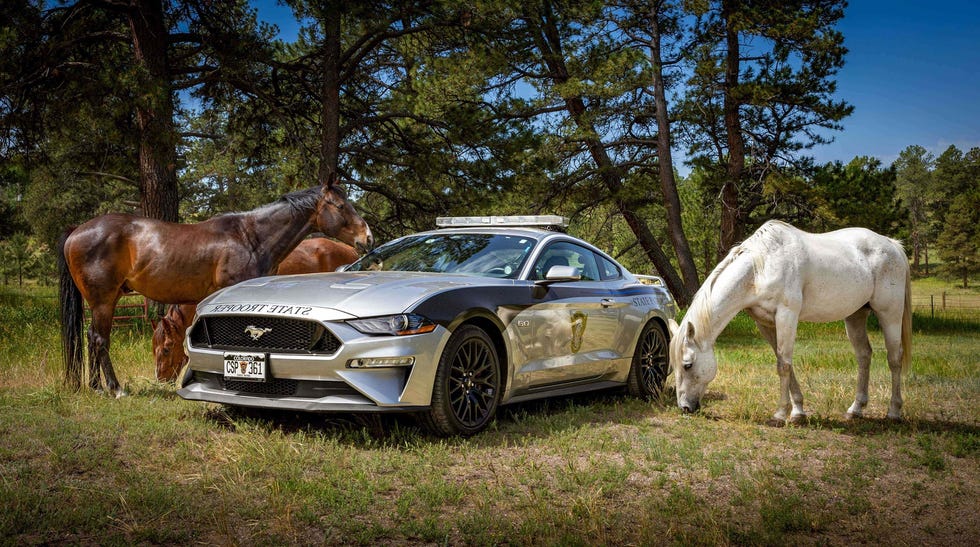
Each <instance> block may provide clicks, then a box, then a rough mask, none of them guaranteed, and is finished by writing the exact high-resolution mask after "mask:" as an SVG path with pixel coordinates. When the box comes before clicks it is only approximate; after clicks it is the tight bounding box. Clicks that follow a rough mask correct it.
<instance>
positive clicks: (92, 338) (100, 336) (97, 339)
mask: <svg viewBox="0 0 980 547" xmlns="http://www.w3.org/2000/svg"><path fill="white" fill-rule="evenodd" d="M105 308H106V306H93V307H92V320H91V321H90V322H89V325H88V385H89V387H90V388H92V389H93V390H95V391H100V390H101V389H102V375H101V368H102V367H101V364H102V359H103V358H104V357H103V356H104V355H105V356H107V355H108V354H109V329H110V328H111V327H112V310H111V308H110V309H109V310H108V318H109V319H108V321H106V314H107V311H106V309H105Z"/></svg>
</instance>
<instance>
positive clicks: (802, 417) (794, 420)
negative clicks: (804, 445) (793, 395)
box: [789, 414, 807, 425]
mask: <svg viewBox="0 0 980 547" xmlns="http://www.w3.org/2000/svg"><path fill="white" fill-rule="evenodd" d="M789 423H790V424H791V425H805V424H806V423H807V415H806V414H797V415H795V416H790V417H789Z"/></svg>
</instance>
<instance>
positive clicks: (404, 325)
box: [347, 313, 436, 336]
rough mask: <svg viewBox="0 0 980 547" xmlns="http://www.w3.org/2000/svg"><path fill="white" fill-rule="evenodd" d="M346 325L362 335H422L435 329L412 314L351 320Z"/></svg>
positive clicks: (427, 321) (421, 318) (431, 323)
mask: <svg viewBox="0 0 980 547" xmlns="http://www.w3.org/2000/svg"><path fill="white" fill-rule="evenodd" d="M347 324H348V325H350V326H352V327H354V328H355V329H357V330H358V331H360V332H362V333H364V334H387V335H389V336H405V335H408V334H424V333H427V332H432V331H434V330H435V328H436V324H435V323H433V322H432V321H429V320H428V319H426V318H425V317H422V316H421V315H415V314H414V313H400V314H398V315H386V316H384V317H369V318H367V319H352V320H350V321H348V322H347Z"/></svg>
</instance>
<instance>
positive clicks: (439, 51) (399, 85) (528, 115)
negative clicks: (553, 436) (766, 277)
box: [0, 0, 980, 304]
mask: <svg viewBox="0 0 980 547" xmlns="http://www.w3.org/2000/svg"><path fill="white" fill-rule="evenodd" d="M280 4H282V5H285V6H287V7H289V8H290V9H291V10H292V13H293V15H294V16H295V18H296V20H297V23H298V25H299V32H298V33H297V35H296V37H295V39H289V40H284V39H282V38H279V37H277V36H278V33H277V29H276V28H275V27H273V26H271V25H270V24H268V23H267V22H263V21H261V20H260V19H259V18H258V11H257V10H256V9H255V7H254V6H253V4H252V3H250V2H245V1H234V2H233V1H228V2H212V1H208V0H185V1H180V2H178V1H169V0H79V1H75V2H43V1H36V0H35V1H23V0H21V1H13V2H4V3H3V5H2V7H0V21H3V28H2V33H0V250H2V253H3V257H2V258H3V260H0V268H2V273H3V276H4V281H5V282H8V281H10V280H17V281H22V280H23V278H24V277H25V276H27V277H33V278H37V279H41V280H42V281H43V280H46V279H53V270H54V253H53V252H51V249H52V248H55V246H56V244H57V240H58V237H59V236H60V235H61V233H62V232H63V231H64V230H65V228H66V227H68V226H70V225H73V224H79V223H81V222H84V221H85V220H87V219H89V218H91V217H93V216H96V215H99V214H103V213H107V212H110V211H125V212H137V213H139V214H145V215H147V216H151V217H155V218H162V219H166V220H171V221H181V222H195V221H200V220H204V219H206V218H209V217H211V216H214V215H216V214H220V213H223V212H228V211H241V210H247V209H251V208H254V207H256V206H258V205H260V204H263V203H267V202H270V201H273V200H274V199H276V198H277V197H278V196H280V195H282V194H283V193H285V192H288V191H291V190H294V189H299V188H305V187H309V186H312V185H315V184H318V183H319V181H322V180H325V179H326V178H327V177H328V176H330V175H331V174H333V173H337V174H339V175H340V177H341V178H342V180H344V181H345V182H347V183H348V185H349V188H350V191H351V195H352V197H353V198H354V199H355V200H356V202H357V206H358V208H359V210H360V211H361V213H362V215H363V216H364V217H365V219H366V220H367V221H368V222H369V223H370V225H371V226H372V229H373V230H374V233H375V236H376V238H377V239H378V240H379V241H387V240H389V239H391V238H393V237H396V236H399V235H403V234H405V233H408V232H411V231H417V230H423V229H429V228H431V227H432V226H433V220H434V218H435V217H436V216H446V215H476V214H532V213H558V214H563V215H566V216H569V217H570V218H571V219H572V231H573V233H575V234H576V235H579V236H581V237H583V238H585V239H587V240H589V241H592V242H594V243H596V244H597V245H598V246H600V247H601V248H603V249H604V250H606V251H607V252H609V253H610V254H611V255H613V256H615V257H617V258H618V259H619V260H620V261H622V262H623V263H624V264H625V265H626V266H627V267H629V268H630V269H631V270H632V271H635V272H640V273H648V272H655V273H658V274H659V275H661V276H663V277H664V279H665V281H666V282H667V284H668V286H669V288H670V289H671V291H672V292H673V293H674V294H675V296H676V297H677V298H678V300H679V301H680V302H681V303H682V304H685V303H686V302H687V301H689V299H690V297H691V295H693V293H694V291H695V290H696V289H697V287H698V286H699V283H700V280H702V279H703V278H704V277H705V276H706V274H707V273H708V272H709V271H710V269H711V268H712V267H713V266H714V264H715V263H716V262H717V260H718V258H719V257H720V256H721V255H723V254H724V253H725V252H727V250H728V249H729V248H730V247H731V246H733V245H734V244H736V243H737V242H738V241H740V240H741V239H742V238H744V237H745V236H747V235H748V234H749V233H751V231H752V230H754V229H755V228H756V227H758V226H759V225H760V224H761V223H762V222H764V221H766V220H768V219H771V218H780V219H783V220H786V221H789V222H791V223H793V224H795V225H797V226H799V227H801V228H804V229H809V230H814V231H826V230H831V229H836V228H840V227H844V226H865V227H868V228H871V229H873V230H876V231H878V232H881V233H884V234H886V235H889V236H892V237H897V238H901V239H903V240H904V241H905V242H906V245H907V248H908V251H909V254H910V257H911V259H912V261H913V263H914V267H915V269H916V271H917V272H919V273H923V274H928V273H931V272H930V269H934V268H933V265H934V264H935V263H936V262H941V266H942V267H941V272H942V273H944V274H945V275H947V276H950V277H952V278H955V279H957V280H959V281H961V282H962V284H963V285H964V286H965V285H967V284H968V283H969V282H970V279H971V276H973V275H975V274H976V273H977V272H978V271H980V252H978V249H980V228H978V226H980V148H971V149H969V150H960V149H959V148H957V147H956V146H949V147H948V148H947V149H945V150H944V151H942V152H941V153H939V154H933V153H931V152H930V151H928V150H927V149H926V148H924V147H922V146H918V145H910V146H909V147H908V148H906V149H905V150H903V151H902V152H901V154H900V155H899V156H898V158H897V160H895V161H894V162H893V163H892V164H891V165H884V164H883V163H882V162H881V160H879V159H876V158H873V157H867V156H857V157H854V158H853V159H852V160H850V161H848V162H841V161H835V162H830V163H824V164H818V163H817V162H816V161H815V160H814V159H813V155H812V152H813V150H814V148H815V147H819V146H822V145H826V144H827V143H828V142H830V140H832V138H833V136H834V134H835V132H839V131H840V130H841V128H842V122H843V120H845V119H846V118H847V117H848V116H849V115H850V114H852V112H853V107H852V106H851V105H850V104H848V103H847V102H846V101H845V100H841V99H839V98H838V96H837V93H836V90H837V76H838V73H839V71H840V70H841V69H842V68H843V67H844V63H845V59H846V53H847V49H846V47H845V36H844V35H843V34H842V32H841V31H840V30H839V23H840V21H841V20H842V18H843V17H844V14H845V10H846V8H847V5H846V2H842V1H838V0H793V1H789V2H785V1H775V0H752V1H736V0H677V1H669V0H662V1H653V2H650V1H633V0H619V1H612V2H592V1H567V2H565V1H562V2H557V1H551V0H543V1H536V2H526V1H523V2H517V1H512V0H485V1H469V2H455V1H403V2H373V1H357V2H349V1H326V2H308V1H302V0H288V1H284V2H280ZM882 85H887V83H886V82H883V83H882ZM679 167H680V169H679ZM682 172H683V175H682V174H681V173H682ZM936 255H938V259H939V260H938V261H937V260H936V258H937V257H936Z"/></svg>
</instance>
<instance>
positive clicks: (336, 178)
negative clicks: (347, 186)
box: [323, 171, 340, 188]
mask: <svg viewBox="0 0 980 547" xmlns="http://www.w3.org/2000/svg"><path fill="white" fill-rule="evenodd" d="M339 182H340V175H339V174H337V172H336V171H334V172H332V173H330V174H329V175H327V180H325V181H323V186H324V187H326V188H333V187H334V186H337V184H338V183H339Z"/></svg>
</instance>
